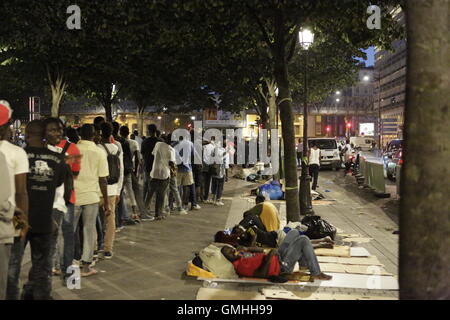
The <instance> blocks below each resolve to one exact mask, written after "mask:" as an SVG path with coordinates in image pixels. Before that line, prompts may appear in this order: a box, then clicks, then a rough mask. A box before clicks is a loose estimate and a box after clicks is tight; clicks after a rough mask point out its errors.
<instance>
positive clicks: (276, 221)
mask: <svg viewBox="0 0 450 320" xmlns="http://www.w3.org/2000/svg"><path fill="white" fill-rule="evenodd" d="M255 201H256V205H255V206H254V207H253V208H251V209H250V210H247V211H245V212H244V218H245V217H246V216H247V215H255V216H259V217H260V218H261V221H262V223H263V224H264V226H265V229H266V231H269V232H270V231H277V230H279V229H280V218H279V214H278V210H277V208H276V207H275V206H274V205H273V204H272V203H270V202H269V201H266V198H265V197H264V196H263V195H258V196H256V200H255Z"/></svg>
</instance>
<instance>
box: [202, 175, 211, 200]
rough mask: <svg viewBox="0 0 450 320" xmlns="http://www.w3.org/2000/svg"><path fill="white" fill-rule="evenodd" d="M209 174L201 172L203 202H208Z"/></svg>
mask: <svg viewBox="0 0 450 320" xmlns="http://www.w3.org/2000/svg"><path fill="white" fill-rule="evenodd" d="M211 178H212V177H211V174H210V173H209V172H203V184H204V189H203V191H204V194H203V200H205V201H206V200H208V196H209V190H210V189H209V188H210V186H211Z"/></svg>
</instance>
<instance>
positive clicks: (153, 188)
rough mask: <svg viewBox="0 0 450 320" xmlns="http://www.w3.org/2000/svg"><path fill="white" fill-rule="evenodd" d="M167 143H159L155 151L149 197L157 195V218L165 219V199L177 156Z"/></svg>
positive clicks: (153, 153)
mask: <svg viewBox="0 0 450 320" xmlns="http://www.w3.org/2000/svg"><path fill="white" fill-rule="evenodd" d="M171 149H172V148H171V147H170V145H169V144H168V143H167V141H166V142H158V143H156V145H155V148H154V149H153V152H152V155H153V156H154V162H153V167H152V171H151V172H150V179H151V180H150V187H149V197H150V198H151V197H152V196H153V193H156V203H155V218H156V219H157V220H161V219H164V218H165V216H164V215H163V206H164V198H165V196H166V194H167V189H168V187H169V182H170V171H171V170H175V161H176V160H175V154H174V152H172V150H171Z"/></svg>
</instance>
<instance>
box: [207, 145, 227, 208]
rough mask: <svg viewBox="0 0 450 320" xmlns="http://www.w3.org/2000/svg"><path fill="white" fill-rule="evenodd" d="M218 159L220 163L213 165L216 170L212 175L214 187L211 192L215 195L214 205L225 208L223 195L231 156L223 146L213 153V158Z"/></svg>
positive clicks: (217, 147)
mask: <svg viewBox="0 0 450 320" xmlns="http://www.w3.org/2000/svg"><path fill="white" fill-rule="evenodd" d="M216 156H217V157H218V159H219V163H217V164H213V166H214V168H215V169H216V170H215V172H214V174H213V175H212V186H211V189H212V190H211V191H212V194H213V204H214V205H216V206H223V205H224V203H223V202H222V193H223V187H224V183H225V176H226V170H227V167H229V154H228V152H227V151H226V149H225V148H223V147H221V146H218V145H217V146H216V148H215V149H214V152H213V158H215V157H216Z"/></svg>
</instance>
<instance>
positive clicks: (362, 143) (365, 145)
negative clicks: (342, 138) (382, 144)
mask: <svg viewBox="0 0 450 320" xmlns="http://www.w3.org/2000/svg"><path fill="white" fill-rule="evenodd" d="M374 141H375V140H374V138H372V137H350V144H353V146H354V148H355V149H356V148H358V149H361V150H364V151H368V150H370V149H372V144H373V142H374Z"/></svg>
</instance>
